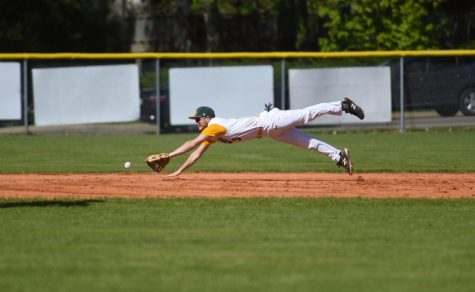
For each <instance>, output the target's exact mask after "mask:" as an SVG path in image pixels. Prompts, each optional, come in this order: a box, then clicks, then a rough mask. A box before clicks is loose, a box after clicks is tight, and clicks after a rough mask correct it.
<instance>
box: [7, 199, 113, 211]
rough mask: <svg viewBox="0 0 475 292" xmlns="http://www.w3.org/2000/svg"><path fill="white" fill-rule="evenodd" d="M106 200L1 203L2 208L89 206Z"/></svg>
mask: <svg viewBox="0 0 475 292" xmlns="http://www.w3.org/2000/svg"><path fill="white" fill-rule="evenodd" d="M104 202H105V200H71V201H68V200H44V201H16V202H3V203H0V209H5V208H22V207H65V208H71V207H88V206H89V205H91V204H98V203H104Z"/></svg>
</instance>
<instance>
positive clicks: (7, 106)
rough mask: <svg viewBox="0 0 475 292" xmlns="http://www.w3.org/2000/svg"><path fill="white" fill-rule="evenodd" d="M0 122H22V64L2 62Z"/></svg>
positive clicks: (0, 75) (0, 74) (0, 66)
mask: <svg viewBox="0 0 475 292" xmlns="http://www.w3.org/2000/svg"><path fill="white" fill-rule="evenodd" d="M0 120H21V70H20V63H16V62H0Z"/></svg>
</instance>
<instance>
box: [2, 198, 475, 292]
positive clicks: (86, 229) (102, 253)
mask: <svg viewBox="0 0 475 292" xmlns="http://www.w3.org/2000/svg"><path fill="white" fill-rule="evenodd" d="M473 230H475V200H403V199H397V200H396V199H392V200H391V199H373V200H370V199H331V198H327V199H217V200H214V199H165V200H163V199H145V200H120V199H114V200H81V201H69V200H58V201H39V200H0V232H1V233H0V247H1V249H0V274H1V275H2V280H1V281H0V290H2V291H131V290H133V291H157V290H165V291H184V290H187V291H190V290H191V291H210V290H215V291H216V290H218V291H243V290H252V291H263V290H265V291H289V290H296V291H316V290H323V291H349V290H350V291H470V290H471V289H472V288H473V287H475V273H474V271H475V249H473V243H474V242H475V233H474V232H473Z"/></svg>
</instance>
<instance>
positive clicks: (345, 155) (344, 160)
mask: <svg viewBox="0 0 475 292" xmlns="http://www.w3.org/2000/svg"><path fill="white" fill-rule="evenodd" d="M336 165H338V167H341V166H343V167H344V168H346V172H348V174H349V175H352V174H353V165H352V164H351V159H350V152H349V151H348V149H346V148H344V149H343V151H340V160H338V162H337V163H336Z"/></svg>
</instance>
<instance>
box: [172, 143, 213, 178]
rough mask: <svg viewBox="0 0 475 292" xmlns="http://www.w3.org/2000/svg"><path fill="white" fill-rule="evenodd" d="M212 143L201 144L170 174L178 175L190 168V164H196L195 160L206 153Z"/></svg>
mask: <svg viewBox="0 0 475 292" xmlns="http://www.w3.org/2000/svg"><path fill="white" fill-rule="evenodd" d="M209 145H210V144H200V146H199V147H198V148H197V149H196V150H195V151H193V152H192V153H191V154H190V156H188V158H187V159H186V161H185V162H184V163H183V165H182V166H180V168H178V169H177V170H176V171H175V172H173V173H170V174H169V175H168V176H178V175H180V174H182V173H183V172H184V171H185V170H186V169H188V168H189V167H190V166H192V165H193V164H195V162H196V161H197V160H198V159H199V158H200V157H201V156H202V155H203V153H205V151H206V150H207V149H208V147H209Z"/></svg>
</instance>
